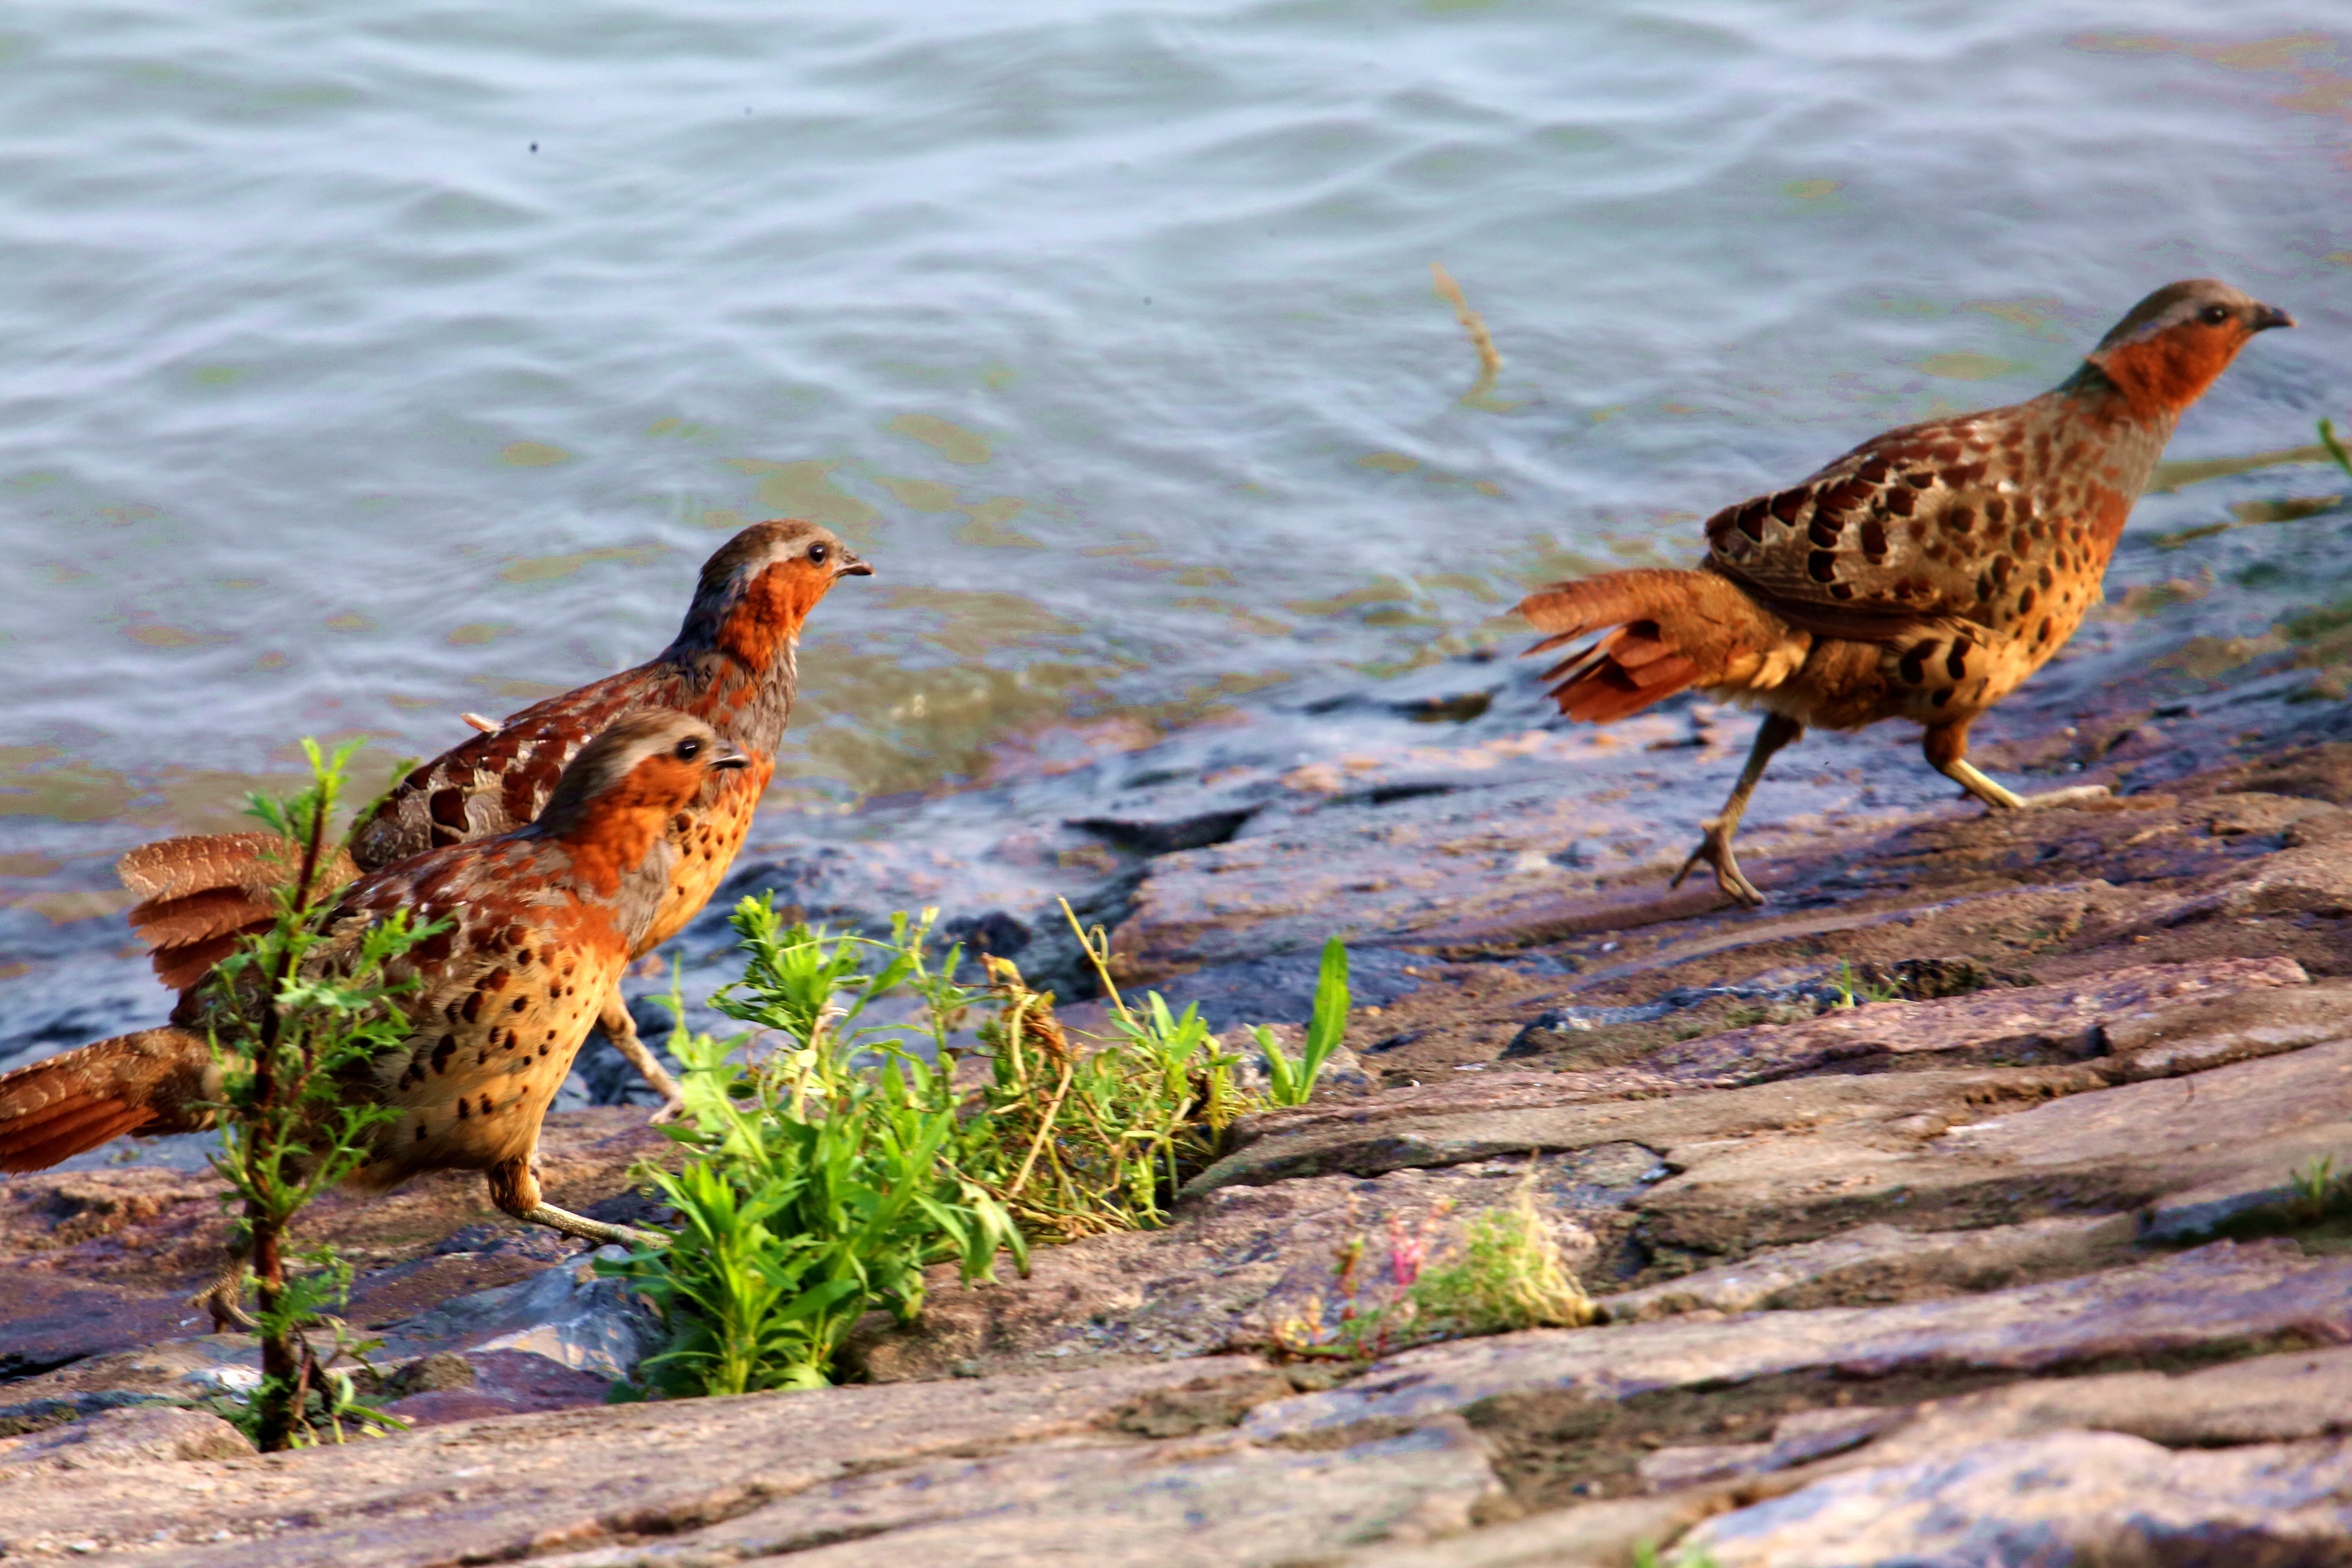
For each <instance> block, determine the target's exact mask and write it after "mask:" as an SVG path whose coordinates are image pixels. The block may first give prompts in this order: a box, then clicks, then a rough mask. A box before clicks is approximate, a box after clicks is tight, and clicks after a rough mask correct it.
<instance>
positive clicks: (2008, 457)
mask: <svg viewBox="0 0 2352 1568" xmlns="http://www.w3.org/2000/svg"><path fill="white" fill-rule="evenodd" d="M2293 325H2294V320H2293V319H2292V318H2291V317H2289V316H2288V315H2287V313H2286V312H2285V311H2284V310H2279V309H2277V308H2276V307H2274V306H2271V305H2265V304H2263V302H2262V301H2260V300H2254V299H2251V298H2249V297H2248V296H2247V295H2245V294H2243V293H2241V292H2240V291H2239V290H2237V289H2232V288H2231V287H2230V286H2229V285H2228V284H2226V283H2221V282H2218V281H2216V280H2214V279H2210V278H2208V279H2190V280H2189V281H2187V282H2181V283H2171V284H2168V285H2166V286H2165V287H2164V288H2161V289H2158V290H2157V291H2156V292H2155V293H2153V294H2150V295H2149V296H2148V297H2147V299H2145V300H2141V301H2140V302H2139V303H2138V304H2137V305H2135V306H2133V307H2132V309H2131V311H2130V313H2129V314H2127V315H2126V316H2125V317H2124V319H2123V320H2122V321H2118V322H2116V325H2115V327H2114V329H2113V330H2111V331H2109V332H2108V333H2107V335H2106V336H2105V337H2104V338H2102V339H2100V340H2099V343H2098V346H2097V347H2096V348H2095V349H2093V350H2092V351H2091V353H2089V354H2088V355H2086V356H2085V357H2084V361H2083V363H2082V365H2081V366H2080V367H2079V368H2078V369H2077V370H2076V371H2075V372H2074V374H2072V375H2070V376H2068V377H2067V378H2066V379H2065V380H2064V381H2063V382H2061V383H2059V384H2058V385H2057V386H2055V387H2053V388H2052V389H2051V390H2050V391H2048V392H2045V393H2043V394H2042V395H2041V396H2039V397H2036V398H2033V399H2032V400H2031V401H2029V402H2025V403H2019V404H2014V405H2011V406H2009V407H2006V408H1994V409H1988V410H1986V411H1984V412H1982V413H1979V414H1963V415H1959V416H1956V417H1953V418H1948V419H1936V420H1930V421H1928V422H1927V423H1925V424H1919V425H1906V426H1902V427H1901V428H1899V429H1895V430H1889V431H1887V432H1886V433H1885V435H1882V436H1875V437H1872V438H1871V439H1870V440H1868V441H1865V442H1864V443H1863V444H1862V445H1861V446H1859V447H1855V448H1854V449H1853V451H1851V452H1848V453H1847V454H1846V455H1845V456H1844V457H1843V458H1838V459H1837V460H1836V461H1835V462H1833V463H1831V464H1830V465H1829V466H1828V467H1827V468H1822V470H1821V471H1820V472H1818V473H1816V474H1814V475H1813V476H1812V477H1811V478H1810V479H1805V480H1803V481H1802V482H1801V483H1800V484H1797V485H1795V486H1792V487H1791V488H1790V489H1785V490H1780V491H1778V492H1776V493H1774V494H1770V495H1763V496H1758V497H1756V498H1755V499H1753V500H1747V501H1742V502H1740V503H1739V504H1738V505H1737V506H1729V507H1726V508H1724V509H1723V510H1721V511H1719V512H1717V513H1716V514H1715V516H1714V517H1712V518H1710V519H1709V520H1708V521H1707V524H1706V540H1707V554H1706V561H1705V562H1704V563H1702V564H1701V565H1700V566H1699V568H1698V569H1697V570H1696V571H1688V572H1683V571H1659V570H1640V571H1628V572H1611V573H1606V574H1602V575H1601V576H1597V577H1588V578H1584V579H1581V580H1580V581H1576V582H1570V583H1558V584H1552V585H1551V586H1550V587H1548V588H1543V589H1539V590H1538V591H1537V592H1536V593H1534V594H1531V595H1528V597H1527V598H1526V599H1525V600H1524V601H1522V602H1521V604H1520V605H1519V613H1520V614H1521V615H1522V616H1526V617H1527V619H1528V623H1529V624H1530V625H1531V626H1534V627H1535V628H1536V629H1537V630H1538V631H1539V632H1543V633H1546V634H1549V635H1547V636H1546V637H1545V638H1544V640H1543V641H1541V642H1539V643H1538V644H1537V645H1536V646H1535V647H1532V648H1530V649H1529V650H1528V651H1529V652H1530V653H1541V652H1545V651H1547V650H1549V649H1552V648H1557V647H1562V646H1564V645H1567V644H1570V643H1573V642H1576V641H1578V640H1579V639H1580V638H1583V637H1591V636H1593V635H1594V634H1605V635H1602V636H1601V637H1599V640H1598V641H1596V642H1594V643H1592V644H1591V645H1589V646H1587V647H1583V648H1580V649H1579V650H1578V651H1576V652H1574V653H1572V654H1570V656H1569V657H1568V658H1566V659H1565V660H1563V661H1562V662H1561V663H1559V664H1558V665H1556V666H1555V667H1554V668H1551V669H1550V670H1549V671H1547V672H1546V673H1545V676H1544V679H1546V680H1547V681H1550V682H1553V683H1554V684H1553V686H1552V696H1553V698H1554V699H1555V700H1557V701H1558V702H1559V710H1560V711H1561V712H1562V713H1565V714H1567V715H1568V716H1569V717H1570V718H1571V719H1580V720H1586V721H1591V722H1593V723H1603V724H1605V723H1607V722H1609V721H1611V720H1612V719H1622V718H1624V717H1625V716H1626V715H1628V714H1631V713H1636V712H1639V711H1640V710H1643V709H1644V708H1647V707H1649V706H1650V705H1651V704H1652V703H1654V702H1656V701H1659V700H1661V699H1664V698H1666V697H1670V696H1672V695H1674V694H1675V692H1677V691H1681V690H1685V689H1690V688H1696V689H1699V690H1702V691H1705V692H1706V693H1707V694H1709V695H1710V696H1713V697H1716V698H1718V699H1727V700H1733V701H1737V702H1740V703H1743V704H1745V705H1747V706H1748V707H1753V708H1760V709H1762V710H1764V721H1763V723H1762V725H1761V727H1760V728H1759V730H1758V731H1757V734H1756V742H1755V745H1754V748H1753V749H1752V750H1751V751H1750V752H1749V753H1748V764H1747V766H1746V767H1745V768H1744V769H1743V770H1741V773H1740V775H1739V782H1738V784H1737V785H1736V786H1735V787H1734V788H1733V790H1732V792H1731V796H1730V798H1729V799H1728V800H1727V801H1726V802H1725V803H1724V807H1723V811H1722V813H1721V815H1719V816H1714V817H1711V818H1709V819H1707V820H1706V822H1705V823H1704V824H1702V826H1703V827H1704V829H1705V837H1703V838H1702V839H1701V840H1700V842H1699V846H1698V847H1697V848H1696V849H1695V850H1693V851H1692V852H1691V856H1690V858H1689V859H1687V860H1686V861H1685V862H1684V863H1683V868H1682V869H1681V870H1680V871H1679V872H1677V873H1676V874H1675V879H1674V885H1675V886H1680V885H1681V883H1682V880H1683V879H1684V878H1685V877H1687V876H1689V875H1690V874H1691V872H1692V871H1693V870H1694V869H1696V868H1697V867H1698V865H1699V864H1700V863H1701V862H1705V863H1706V865H1707V866H1708V867H1710V868H1712V869H1713V870H1714V872H1715V879H1716V883H1717V886H1718V887H1719V888H1721V889H1722V890H1723V891H1724V892H1725V893H1727V894H1728V895H1730V896H1731V897H1732V898H1733V899H1735V900H1738V901H1739V902H1741V903H1745V904H1759V903H1761V902H1763V900H1764V895H1763V894H1762V893H1761V892H1759V890H1758V889H1757V888H1756V885H1755V884H1754V883H1753V882H1751V881H1749V880H1748V878H1747V876H1746V875H1745V874H1743V873H1742V872H1741V870H1740V868H1739V862H1738V859H1737V858H1735V857H1734V856H1733V854H1732V848H1731V840H1732V835H1733V834H1734V833H1735V832H1736V831H1737V830H1738V826H1739V819H1740V816H1741V815H1742V813H1744V812H1745V811H1746V809H1747V806H1748V796H1749V795H1751V794H1753V793H1754V791H1755V788H1756V785H1757V783H1758V781H1759V780H1760V779H1761V778H1762V777H1763V776H1764V770H1765V767H1766V765H1767V764H1768V763H1770V761H1771V759H1772V755H1773V753H1774V752H1778V751H1779V750H1780V748H1781V747H1783V746H1786V745H1788V744H1789V743H1790V742H1792V741H1795V740H1797V739H1798V738H1799V737H1801V736H1802V735H1803V734H1804V732H1805V728H1806V726H1808V725H1812V726H1815V727H1817V728H1821V729H1827V730H1858V729H1861V728H1862V727H1863V726H1864V725H1867V724H1874V723H1876V722H1878V721H1880V720H1882V719H1909V720H1911V721H1914V722H1916V723H1918V724H1920V725H1923V726H1925V728H1926V731H1927V732H1926V734H1925V735H1924V736H1923V737H1922V739H1921V750H1922V751H1923V752H1925V753H1926V754H1927V762H1928V764H1929V765H1930V766H1932V767H1934V768H1935V769H1936V770H1937V772H1939V773H1944V774H1945V775H1946V776H1948V777H1949V778H1950V779H1952V780H1953V781H1954V782H1956V783H1957V784H1959V785H1960V787H1961V788H1962V789H1964V790H1966V791H1967V792H1968V793H1969V795H1974V796H1975V797H1976V798H1978V799H1979V800H1981V801H1983V802H1984V803H1985V805H1988V806H1990V807H1992V808H1995V809H1998V810H2016V809H2019V808H2021V807H2025V806H2033V805H2050V804H2054V803H2062V802H2065V801H2072V800H2081V799H2084V798H2086V797H2088V796H2092V795H2104V794H2105V789H2104V788H2103V787H2101V786H2096V785H2091V786H2084V787H2079V788H2075V789H2065V790H2056V791H2053V792H2051V793H2050V794H2047V795H2035V796H2031V797H2027V796H2020V795H2015V794H2012V793H2011V791H2009V790H2008V789H2005V788H2003V787H2002V786H2001V785H2000V784H1997V783H1995V782H1994V781H1993V780H1991V779H1990V778H1988V777H1986V776H1985V775H1984V774H1983V773H1980V772H1979V771H1978V770H1977V768H1976V767H1975V766H1974V765H1972V764H1971V763H1969V760H1968V750H1969V724H1970V723H1971V722H1972V721H1974V720H1976V719H1977V718H1978V716H1979V715H1980V714H1982V713H1983V712H1984V711H1985V710H1987V709H1989V708H1990V707H1991V706H1992V705H1993V704H1994V703H1996V702H1998V701H2000V700H2001V699H2002V698H2003V697H2006V696H2007V695H2009V693H2010V692H2011V691H2013V690H2015V689H2017V687H2018V684H2019V683H2020V682H2021V681H2022V680H2024V679H2025V678H2026V677H2027V676H2029V675H2032V673H2033V672H2034V671H2035V670H2036V669H2039V668H2041V667H2042V665H2043V663H2045V662H2046V661H2047V660H2048V659H2049V658H2050V657H2051V656H2052V655H2053V654H2054V653H2056V652H2057V651H2058V650H2059V649H2060V648H2061V647H2064V646H2065V643H2066V639H2067V638H2068V637H2072V636H2073V635H2074V628H2075V627H2076V626H2079V625H2080V624H2081V623H2082V619H2083V615H2084V611H2086V610H2088V609H2089V608H2090V607H2091V606H2092V605H2094V604H2095V603H2097V602H2098V600H2099V598H2100V596H2101V590H2100V579H2101V577H2102V576H2103V575H2104V574H2105V572H2106V569H2107V562H2108V559H2109V558H2110V557H2111V556H2113V555H2114V554H2115V550H2116V541H2117V540H2118V539H2120V538H2121V537H2122V535H2123V529H2124V520H2125V519H2126V517H2127V516H2128V515H2129V514H2130V511H2131V507H2132V502H2133V501H2135V500H2137V499H2138V497H2139V493H2140V491H2141V489H2143V488H2145V487H2146V485H2147V479H2148V475H2149V473H2150V471H2151V470H2153V469H2154V468H2155V467H2156V462H2157V458H2158V457H2159V456H2160V455H2161V454H2162V453H2163V451H2164V446H2165V443H2166V442H2167V441H2168V440H2169V439H2170V438H2171V437H2172V431H2173V427H2174V426H2175V425H2177V424H2178V423H2179V419H2180V415H2181V411H2182V410H2184V409H2186V408H2187V407H2188V406H2189V405H2190V404H2192V403H2194V402H2196V401H2197V399H2198V398H2199V397H2200V395H2202V394H2203V393H2204V391H2205V389H2206V388H2207V387H2209V386H2210V385H2211V384H2213V381H2214V378H2215V377H2217V376H2219V375H2220V374H2221V373H2222V371H2224V370H2226V369H2228V368H2229V364H2230V362H2231V360H2232V359H2234V358H2235V357H2236V356H2237V353H2238V351H2239V350H2240V349H2242V348H2243V347H2244V346H2245V345H2246V343H2247V342H2248V340H2250V339H2252V337H2253V335H2254V334H2255V333H2257V332H2260V331H2267V330H2268V329H2270V328H2272V327H2291V326H2293Z"/></svg>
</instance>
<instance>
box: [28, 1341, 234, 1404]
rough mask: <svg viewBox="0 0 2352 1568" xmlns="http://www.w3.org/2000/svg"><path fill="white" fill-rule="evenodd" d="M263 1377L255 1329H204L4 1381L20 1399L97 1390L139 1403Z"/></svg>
mask: <svg viewBox="0 0 2352 1568" xmlns="http://www.w3.org/2000/svg"><path fill="white" fill-rule="evenodd" d="M260 1381H261V1350H260V1346H259V1344H258V1342H257V1341H256V1340H255V1339H254V1338H253V1336H252V1335H250V1334H202V1335H198V1336H196V1337H194V1338H191V1339H177V1340H165V1341H163V1342H161V1343H158V1344H152V1345H147V1346H143V1347H142V1348H141V1349H138V1350H131V1351H116V1352H111V1353H110V1354H106V1355H96V1356H90V1357H89V1358H88V1359H86V1360H83V1361H78V1362H75V1363H72V1364H71V1365H69V1366H64V1367H59V1368H58V1370H56V1371H54V1372H49V1373H43V1374H42V1375H40V1376H38V1377H29V1378H25V1379H23V1380H21V1381H19V1382H16V1383H12V1384H7V1385H6V1386H7V1389H8V1396H9V1398H10V1399H11V1400H12V1401H17V1402H32V1401H36V1400H47V1399H68V1400H75V1399H79V1398H80V1397H82V1396H83V1395H95V1396H97V1397H99V1398H100V1400H101V1401H102V1402H105V1403H123V1402H126V1401H127V1402H131V1403H136V1402H138V1401H140V1400H142V1399H163V1400H185V1399H194V1398H202V1397H204V1396H205V1395H209V1394H223V1393H231V1394H234V1393H242V1392H244V1391H246V1390H248V1389H250V1388H253V1387H254V1386H256V1385H257V1384H259V1383H260ZM118 1396H119V1397H118Z"/></svg>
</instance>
